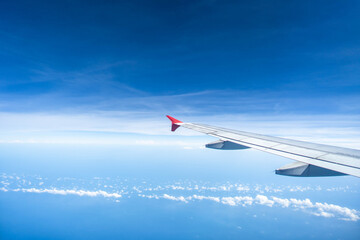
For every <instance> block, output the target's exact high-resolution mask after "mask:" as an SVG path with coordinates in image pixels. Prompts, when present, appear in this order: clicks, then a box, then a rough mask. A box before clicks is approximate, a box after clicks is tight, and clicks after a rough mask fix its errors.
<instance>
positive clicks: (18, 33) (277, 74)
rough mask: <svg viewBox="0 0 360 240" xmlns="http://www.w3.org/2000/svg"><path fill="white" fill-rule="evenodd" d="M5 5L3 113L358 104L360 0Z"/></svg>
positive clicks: (343, 107) (319, 109)
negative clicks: (359, 13)
mask: <svg viewBox="0 0 360 240" xmlns="http://www.w3.org/2000/svg"><path fill="white" fill-rule="evenodd" d="M0 9H1V10H0V11H1V12H0V14H1V16H2V17H1V22H0V34H1V40H0V41H1V42H0V53H1V55H0V60H1V66H0V71H1V73H2V74H1V76H0V81H1V85H0V87H1V88H0V89H1V102H0V103H1V105H0V106H1V109H2V111H6V112H8V111H9V112H31V111H37V112H38V111H64V110H73V109H75V110H74V111H79V108H80V109H81V110H84V111H88V110H90V111H91V110H99V109H101V110H105V111H106V110H122V111H125V110H131V111H134V110H139V111H145V110H147V111H152V110H154V109H156V110H167V111H170V110H171V109H172V107H177V108H174V110H179V112H181V110H182V109H181V108H184V109H185V110H186V109H190V108H191V109H195V111H197V112H200V113H204V112H214V111H216V112H217V113H219V111H220V112H230V111H231V112H236V113H239V112H241V113H244V112H245V113H246V112H254V111H255V112H258V111H265V112H268V113H278V112H280V113H299V112H300V113H310V114H313V113H314V112H316V113H321V114H322V113H329V112H330V113H342V114H354V113H356V114H358V113H359V107H358V106H356V105H357V104H354V102H355V101H358V100H359V92H360V81H359V75H360V70H359V69H360V67H359V64H360V59H359V55H360V52H359V51H360V50H359V38H360V36H359V35H360V32H359V29H360V26H359V25H360V19H359V18H360V17H359V15H358V10H359V3H358V1H345V2H341V3H340V2H338V1H316V2H314V1H301V2H300V1H299V2H288V1H272V2H269V1H251V2H249V3H243V2H238V1H222V2H221V3H220V2H218V1H151V2H149V1H129V2H124V1H121V2H120V3H114V2H112V1H105V2H104V1H101V2H94V1H92V2H84V1H52V2H51V3H49V2H47V1H32V2H27V1H24V2H22V1H5V2H2V3H1V6H0ZM174 96H180V97H177V98H176V103H174V102H173V101H170V102H168V101H167V100H166V99H168V98H166V97H170V99H171V97H174ZM159 97H162V98H161V99H160V100H159V99H158V98H159ZM139 98H140V100H139ZM143 98H146V100H144V99H143ZM157 100H158V101H157ZM159 101H160V102H159ZM223 101H225V105H226V106H225V107H224V106H223V105H224V104H223ZM239 105H241V106H239ZM294 105H295V106H294Z"/></svg>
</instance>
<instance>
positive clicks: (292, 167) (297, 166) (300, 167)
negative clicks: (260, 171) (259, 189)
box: [275, 162, 347, 177]
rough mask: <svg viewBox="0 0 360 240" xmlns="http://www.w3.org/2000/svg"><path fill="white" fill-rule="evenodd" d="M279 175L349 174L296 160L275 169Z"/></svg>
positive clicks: (317, 175) (321, 175)
mask: <svg viewBox="0 0 360 240" xmlns="http://www.w3.org/2000/svg"><path fill="white" fill-rule="evenodd" d="M275 173H276V174H278V175H286V176H295V177H326V176H342V175H347V174H343V173H340V172H336V171H333V170H330V169H326V168H321V167H317V166H314V165H311V164H306V163H302V162H295V163H292V164H289V165H286V166H284V167H282V168H279V169H277V170H275Z"/></svg>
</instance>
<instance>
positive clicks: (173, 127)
mask: <svg viewBox="0 0 360 240" xmlns="http://www.w3.org/2000/svg"><path fill="white" fill-rule="evenodd" d="M166 117H167V118H168V119H169V120H170V121H171V131H172V132H174V131H175V130H176V129H177V128H178V127H180V125H179V124H178V123H183V122H182V121H180V120H178V119H176V118H173V117H172V116H170V115H166Z"/></svg>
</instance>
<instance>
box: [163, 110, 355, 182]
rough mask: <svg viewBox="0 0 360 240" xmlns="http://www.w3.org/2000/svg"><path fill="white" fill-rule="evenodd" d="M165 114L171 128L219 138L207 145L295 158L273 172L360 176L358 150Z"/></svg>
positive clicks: (307, 175)
mask: <svg viewBox="0 0 360 240" xmlns="http://www.w3.org/2000/svg"><path fill="white" fill-rule="evenodd" d="M167 117H168V118H169V119H170V121H171V122H172V128H171V129H172V131H175V130H176V129H177V128H178V127H180V126H181V127H185V128H188V129H191V130H194V131H197V132H201V133H204V134H207V135H209V136H213V137H217V138H219V141H216V142H213V143H209V144H207V145H206V147H207V148H213V149H220V150H235V149H246V148H254V149H258V150H261V151H264V152H268V153H272V154H276V155H279V156H283V157H286V158H290V159H293V160H296V161H297V162H295V163H292V164H289V165H286V166H284V167H281V168H279V169H277V170H276V171H275V173H276V174H279V175H288V176H301V177H310V176H339V175H352V176H356V177H360V150H355V149H348V148H341V147H335V146H329V145H323V144H316V143H309V142H303V141H297V140H291V139H285V138H279V137H271V136H266V135H260V134H255V133H249V132H243V131H236V130H231V129H227V128H220V127H214V126H210V125H205V124H196V123H184V122H181V121H179V120H177V119H175V118H173V117H170V116H167Z"/></svg>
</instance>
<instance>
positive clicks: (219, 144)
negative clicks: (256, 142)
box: [205, 140, 249, 150]
mask: <svg viewBox="0 0 360 240" xmlns="http://www.w3.org/2000/svg"><path fill="white" fill-rule="evenodd" d="M205 147H207V148H212V149H219V150H239V149H248V148H249V147H246V146H244V145H240V144H237V143H233V142H230V141H222V140H219V141H216V142H212V143H208V144H206V145H205Z"/></svg>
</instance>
